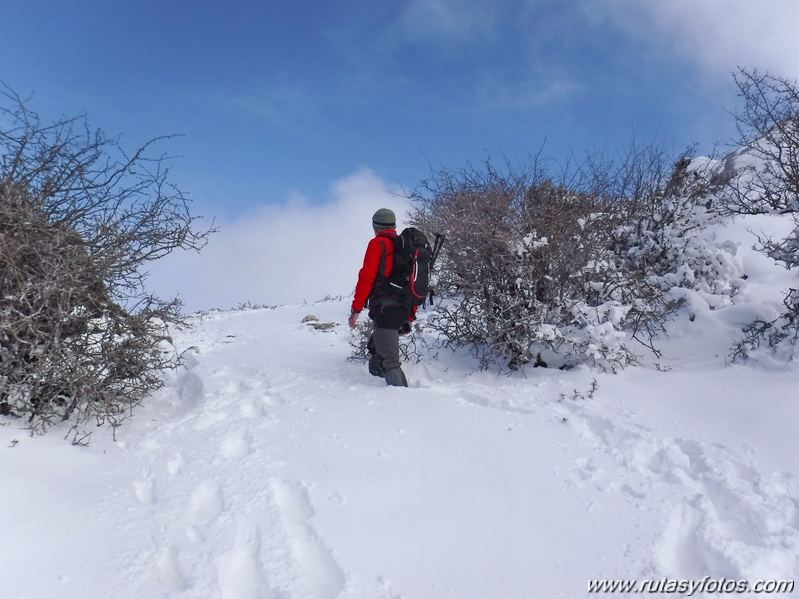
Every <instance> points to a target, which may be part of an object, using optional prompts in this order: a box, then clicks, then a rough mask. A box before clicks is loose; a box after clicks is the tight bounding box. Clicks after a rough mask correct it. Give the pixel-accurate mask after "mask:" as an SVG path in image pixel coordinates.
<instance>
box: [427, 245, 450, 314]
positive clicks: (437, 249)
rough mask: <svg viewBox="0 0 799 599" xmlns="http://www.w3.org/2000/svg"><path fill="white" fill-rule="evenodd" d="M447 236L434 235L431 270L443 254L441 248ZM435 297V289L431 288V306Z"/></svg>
mask: <svg viewBox="0 0 799 599" xmlns="http://www.w3.org/2000/svg"><path fill="white" fill-rule="evenodd" d="M445 239H446V236H445V235H444V234H443V233H433V255H432V257H431V258H430V270H431V271H432V270H433V267H434V266H435V263H436V258H438V254H439V252H441V246H443V245H444V240H445ZM433 295H435V289H434V288H433V287H432V286H431V287H430V297H429V299H428V301H429V302H430V305H431V306H432V305H433Z"/></svg>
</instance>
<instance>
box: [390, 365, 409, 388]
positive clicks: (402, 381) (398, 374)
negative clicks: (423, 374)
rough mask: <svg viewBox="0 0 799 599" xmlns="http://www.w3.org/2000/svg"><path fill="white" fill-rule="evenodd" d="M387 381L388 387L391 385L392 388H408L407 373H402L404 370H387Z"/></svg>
mask: <svg viewBox="0 0 799 599" xmlns="http://www.w3.org/2000/svg"><path fill="white" fill-rule="evenodd" d="M385 379H386V385H390V386H392V387H407V386H408V379H406V378H405V373H404V372H402V368H392V369H391V370H386V374H385Z"/></svg>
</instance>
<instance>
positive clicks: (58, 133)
mask: <svg viewBox="0 0 799 599" xmlns="http://www.w3.org/2000/svg"><path fill="white" fill-rule="evenodd" d="M0 97H2V99H3V100H4V101H5V105H4V106H2V107H0V115H2V117H3V118H4V120H5V121H6V122H8V123H10V125H7V126H6V128H4V129H2V130H0V290H2V295H0V413H2V414H5V415H13V416H18V417H21V418H25V419H26V420H27V422H28V423H29V425H30V427H31V429H32V430H33V431H36V432H44V431H46V430H47V429H48V428H49V427H50V426H51V425H53V424H55V423H57V422H60V421H66V420H70V421H71V422H72V423H73V432H75V433H76V434H75V439H76V440H77V441H78V442H84V440H85V438H86V437H85V433H84V432H81V431H83V427H84V426H85V425H86V424H87V423H89V422H95V423H96V424H98V425H103V424H105V425H110V426H112V427H114V426H117V425H118V424H119V423H120V422H121V421H122V420H123V419H124V418H125V417H126V416H127V415H128V414H129V413H130V410H131V409H132V408H133V407H134V406H135V405H137V404H138V403H140V402H141V400H142V399H143V398H144V397H145V396H146V395H147V394H148V393H150V392H151V391H153V390H155V389H157V388H159V387H160V386H161V385H162V378H161V376H160V375H161V373H162V371H163V370H164V369H165V368H169V367H171V366H173V365H174V364H175V363H176V361H175V357H174V356H171V355H170V354H169V352H167V351H166V347H165V346H164V342H168V341H169V336H168V326H169V325H170V324H173V323H177V322H181V320H180V303H179V302H178V301H177V300H170V301H164V300H161V299H159V298H157V297H154V296H152V295H149V294H147V293H146V291H145V288H144V277H145V276H146V273H145V271H144V270H143V267H144V266H145V265H146V263H147V262H149V261H151V260H156V259H158V258H160V257H162V256H164V255H166V254H168V253H169V252H171V251H172V250H174V249H176V248H195V249H199V248H200V247H202V245H204V243H205V241H206V238H207V236H208V234H209V233H210V231H197V230H195V228H194V227H193V223H194V220H195V219H194V218H193V217H192V216H190V214H189V211H188V204H187V200H186V198H185V197H184V195H183V194H182V193H181V192H180V191H179V190H178V189H177V188H175V187H174V186H172V185H171V184H170V182H169V178H168V174H169V169H168V168H167V167H166V162H165V157H164V156H160V157H155V158H151V157H150V156H149V155H148V151H149V149H150V148H151V146H152V144H153V142H150V143H148V144H145V146H144V147H142V148H140V149H139V150H137V151H136V152H135V153H133V154H132V155H130V156H129V155H127V154H126V153H125V152H124V151H123V150H122V149H121V148H120V146H119V140H118V139H116V138H109V137H107V136H105V135H104V134H103V133H102V131H99V130H98V131H92V130H91V129H89V127H88V125H87V123H86V121H85V119H84V118H77V119H62V120H60V121H58V122H56V123H53V124H51V125H44V124H42V123H41V122H40V119H39V117H38V116H37V115H36V114H35V113H33V112H31V111H30V110H29V109H28V108H27V107H26V106H25V103H24V102H23V101H22V100H21V99H20V97H19V96H17V95H16V94H15V93H13V92H12V91H11V90H9V89H8V88H5V90H4V91H3V92H2V96H0Z"/></svg>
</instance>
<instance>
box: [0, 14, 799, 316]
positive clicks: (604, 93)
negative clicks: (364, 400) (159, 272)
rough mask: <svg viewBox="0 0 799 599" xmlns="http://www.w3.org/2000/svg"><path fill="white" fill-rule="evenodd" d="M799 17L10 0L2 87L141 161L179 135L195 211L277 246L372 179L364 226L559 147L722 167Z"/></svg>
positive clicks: (2, 22) (0, 26)
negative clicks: (691, 149)
mask: <svg viewBox="0 0 799 599" xmlns="http://www.w3.org/2000/svg"><path fill="white" fill-rule="evenodd" d="M797 22H799V3H797V2H796V1H795V0H760V1H759V2H757V3H751V2H748V1H744V0H694V1H692V2H689V1H687V0H650V1H648V2H638V1H637V0H567V1H554V0H509V1H505V2H497V1H493V2H489V1H485V0H403V1H387V2H382V3H380V2H373V1H366V0H340V1H338V2H329V1H317V0H314V1H305V2H303V1H297V2H271V1H264V2H256V1H254V0H251V1H241V0H238V1H237V0H230V1H228V2H224V3H222V2H212V1H209V0H192V1H169V0H160V1H158V2H155V1H151V0H137V1H136V2H134V1H132V0H115V1H113V2H109V1H101V0H73V1H71V2H68V3H67V2H55V1H53V0H51V1H49V2H45V1H42V0H26V2H17V1H11V0H0V79H2V80H4V81H5V82H6V83H7V84H8V85H10V86H11V87H12V88H13V89H15V90H16V91H17V92H19V93H20V94H22V95H28V94H30V93H31V92H33V93H34V96H33V99H32V100H31V102H30V106H31V107H32V108H33V109H34V110H37V111H38V112H40V113H41V114H42V115H43V116H44V117H45V119H48V118H54V117H56V116H59V115H61V114H66V115H74V114H80V113H84V112H85V113H88V115H89V118H90V122H91V123H92V124H93V125H94V126H97V127H101V128H103V129H104V130H105V131H106V132H107V133H111V134H118V133H121V134H123V144H124V145H125V146H128V147H132V146H135V145H137V144H139V143H141V142H143V141H145V140H147V139H149V138H152V137H155V136H158V135H164V134H172V133H176V134H182V137H180V138H178V139H173V140H171V141H169V142H166V143H165V145H164V146H163V149H164V150H165V151H167V152H169V153H171V154H176V155H179V156H180V158H179V159H178V160H177V161H176V162H175V164H174V171H173V172H174V176H175V180H176V181H177V183H178V184H179V186H180V187H181V188H183V189H184V190H186V191H187V192H188V193H189V195H190V197H192V198H193V199H194V201H195V203H196V210H197V211H198V212H200V213H202V214H204V215H206V216H208V217H211V216H215V217H216V218H217V219H218V222H220V223H222V224H224V225H230V226H229V227H228V228H230V229H231V230H234V231H235V230H236V227H237V226H243V224H244V222H245V221H246V222H247V226H248V227H255V229H256V230H259V231H261V233H260V234H259V235H260V236H263V235H264V234H265V231H266V229H268V227H270V226H272V225H270V223H274V222H277V221H280V218H283V217H285V218H288V216H287V215H288V214H292V215H296V216H297V218H298V219H299V221H298V222H299V223H303V222H305V221H306V220H313V211H314V210H322V211H324V210H328V211H330V210H332V208H331V206H333V205H335V202H340V201H350V200H345V199H343V198H345V196H346V194H344V195H342V192H341V190H342V189H345V188H346V189H349V188H350V187H351V188H353V189H355V188H359V187H358V185H356V184H354V183H353V181H356V180H357V178H358V177H361V178H362V180H361V181H360V182H361V183H362V185H361V186H360V189H362V190H371V191H368V193H367V196H369V194H371V195H372V196H373V197H374V199H373V200H370V199H369V197H366V196H365V197H364V198H362V199H363V203H364V214H365V213H367V212H369V211H370V210H371V209H372V207H380V206H374V201H376V198H378V197H379V198H384V199H385V200H386V201H390V196H384V195H381V193H382V191H385V190H386V189H388V190H396V189H397V186H398V185H402V186H404V187H406V188H408V187H413V186H414V185H415V184H416V183H417V182H418V181H419V180H420V178H422V177H424V176H425V175H426V174H427V173H428V171H429V164H433V165H434V166H435V165H439V164H440V165H444V166H448V167H455V168H457V167H459V166H462V165H463V164H464V163H465V162H466V161H468V160H472V161H479V160H481V159H483V158H485V157H486V156H488V155H490V156H494V157H499V156H500V155H501V154H504V155H505V156H507V157H508V158H510V159H512V160H520V161H523V160H524V159H525V157H526V156H527V155H528V154H529V153H535V152H537V151H538V149H539V148H540V147H541V145H542V143H543V142H544V140H545V139H546V145H545V148H544V153H545V154H546V155H548V156H552V157H554V158H556V159H561V158H563V157H565V156H566V155H567V154H568V153H569V152H570V151H574V152H575V153H577V154H578V155H582V154H583V153H584V152H586V151H590V150H592V149H596V148H599V147H602V146H606V147H611V148H612V147H614V146H618V145H620V144H624V143H625V142H626V141H628V140H629V139H630V137H631V135H632V134H633V132H635V134H636V136H637V137H638V138H639V139H644V140H648V139H651V138H652V137H653V136H655V135H658V136H660V137H662V138H664V139H665V140H666V142H667V143H668V144H669V145H673V146H674V147H675V148H682V147H685V146H688V145H690V144H694V143H695V144H698V145H699V148H700V150H702V151H708V150H710V149H711V148H712V146H713V144H715V143H717V142H721V143H722V144H723V143H727V142H729V141H731V139H732V137H733V136H734V124H733V121H732V118H731V117H730V116H729V115H728V114H727V113H726V112H725V110H732V109H734V107H735V93H734V88H733V85H732V78H731V77H730V72H731V71H732V70H734V69H735V67H736V66H750V67H755V66H757V67H760V68H763V69H768V70H771V71H772V72H774V73H775V74H780V75H785V76H789V77H797V76H799V50H797V49H796V48H795V46H796V44H795V42H794V41H793V40H794V39H795V34H794V32H793V30H792V29H793V25H792V24H795V23H797ZM353 177H354V178H355V179H353ZM348 185H349V186H350V187H347V186H348ZM381 190H382V191H381ZM346 197H349V196H346ZM350 199H351V198H350ZM353 201H354V200H353ZM298 207H300V208H298ZM275 211H277V212H275ZM281 211H282V212H281ZM352 212H353V214H354V213H356V212H358V211H357V210H354V209H353V210H352ZM264 214H269V215H270V216H269V217H268V218H266V217H263V215H264ZM359 214H360V213H359ZM255 215H262V216H261V218H264V219H265V220H263V222H262V225H263V227H265V228H261V229H258V227H257V226H256V225H257V223H256V225H254V224H253V219H257V217H256V216H255ZM276 215H277V216H276ZM284 225H285V223H284ZM312 226H313V225H312ZM342 226H345V223H342ZM284 228H285V227H284ZM289 228H290V227H289ZM365 234H367V235H368V230H367V231H366V233H365ZM256 236H258V235H256ZM224 239H225V237H224V236H220V237H219V238H218V240H216V241H215V242H214V243H215V244H216V245H224V243H225V242H224ZM364 243H365V241H364ZM215 251H217V250H215ZM218 251H219V252H222V250H221V249H220V250H218ZM358 259H360V256H358ZM219 261H220V263H222V264H224V263H225V259H223V258H221V257H220V258H219ZM356 261H357V260H356ZM198 268H199V267H198ZM173 270H174V271H176V270H180V268H178V267H177V266H176V267H175V269H173ZM173 275H174V276H177V275H176V274H174V273H173ZM193 276H194V277H195V278H196V276H195V275H193ZM187 277H188V275H187ZM188 278H192V277H188ZM179 290H180V291H181V293H185V292H184V291H183V290H182V289H179ZM312 292H313V291H308V292H307V293H312ZM194 293H195V295H196V293H199V292H194ZM247 293H248V294H250V295H253V294H254V295H256V296H258V297H243V298H241V299H242V301H243V300H244V299H250V300H252V301H268V300H269V297H274V294H271V295H270V293H269V292H266V291H264V292H261V291H257V290H250V291H248V292H247ZM261 296H263V297H261ZM291 299H296V298H294V297H292V298H289V300H291ZM309 299H310V298H309ZM278 300H279V301H283V300H284V298H278ZM278 300H275V301H278ZM215 301H218V302H221V303H224V302H228V303H231V304H232V303H235V302H233V301H232V300H230V299H218V300H215ZM189 303H190V302H189ZM200 305H203V306H204V305H205V304H204V303H203V302H198V306H200Z"/></svg>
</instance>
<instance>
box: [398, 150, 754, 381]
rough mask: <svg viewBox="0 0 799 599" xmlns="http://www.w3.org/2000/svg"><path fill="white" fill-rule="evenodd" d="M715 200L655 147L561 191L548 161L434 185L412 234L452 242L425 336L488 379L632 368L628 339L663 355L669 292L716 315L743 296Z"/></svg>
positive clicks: (422, 199)
mask: <svg viewBox="0 0 799 599" xmlns="http://www.w3.org/2000/svg"><path fill="white" fill-rule="evenodd" d="M706 193H707V176H706V174H705V172H704V171H703V170H702V169H700V168H698V167H697V165H696V164H694V163H692V161H691V160H690V158H689V157H687V156H686V157H683V158H681V159H679V160H677V161H676V163H675V161H674V160H673V159H671V158H669V156H668V155H667V154H666V153H665V152H663V151H661V150H660V149H659V148H658V147H657V146H654V145H653V146H648V147H645V148H637V147H635V146H633V147H631V148H630V149H629V150H628V152H627V153H626V155H625V156H624V157H623V160H621V161H620V162H619V163H618V164H614V163H613V162H612V161H608V160H606V159H605V158H604V157H601V156H599V157H597V156H595V157H592V158H590V159H589V160H588V161H587V162H586V163H585V164H584V165H582V166H581V167H580V168H578V169H576V170H575V171H574V172H571V173H568V174H561V175H560V176H559V177H558V182H557V183H555V182H554V181H553V179H552V178H551V177H550V176H549V175H548V173H547V172H545V170H544V169H543V168H542V166H541V165H540V163H537V162H536V163H533V164H532V165H531V166H529V167H527V168H521V169H519V168H512V167H510V166H509V165H506V168H505V170H504V171H499V170H497V169H496V168H494V167H493V166H492V165H491V164H490V163H489V164H486V165H485V166H484V168H481V169H476V168H473V167H472V166H467V167H466V168H465V169H463V170H461V171H448V170H441V171H439V172H437V173H434V174H433V176H432V177H431V178H430V179H429V180H427V181H424V182H423V183H422V185H421V186H420V187H419V188H418V189H417V190H416V191H414V192H413V193H412V194H411V195H410V198H411V200H412V201H413V203H414V207H415V209H414V212H413V214H412V221H413V222H414V225H415V226H418V227H419V228H421V229H423V230H427V231H435V232H439V233H443V234H444V235H446V237H447V242H446V244H445V246H444V250H443V253H442V257H441V259H440V263H439V264H438V265H437V272H438V281H437V287H438V293H439V295H440V296H441V297H442V298H443V301H442V302H441V303H440V305H439V306H438V308H437V310H436V312H435V314H434V315H433V316H431V318H430V321H429V325H428V326H430V327H431V328H433V329H434V330H436V331H438V332H439V333H440V334H441V335H442V338H443V340H444V343H445V344H447V345H450V346H469V347H471V348H472V349H473V351H474V352H475V354H476V355H477V356H478V357H479V358H480V360H481V363H482V364H483V365H484V366H487V365H489V364H490V363H496V362H499V363H500V364H501V365H503V366H507V367H508V368H509V369H511V370H515V369H518V368H520V367H522V366H523V365H525V364H527V363H530V362H534V363H535V364H536V365H549V366H560V367H564V366H565V367H569V366H573V365H575V364H577V363H580V362H590V363H594V364H598V365H601V366H603V367H606V368H611V369H615V368H617V367H619V366H624V365H626V364H629V363H630V362H632V361H633V360H634V356H633V354H632V352H631V350H630V347H629V345H628V342H629V340H630V339H631V338H634V339H636V340H638V341H641V342H642V343H644V344H645V345H646V346H647V347H650V348H651V349H653V350H655V348H654V346H653V340H654V339H655V338H656V336H657V335H658V334H659V333H661V332H662V331H663V326H664V323H665V322H666V320H667V319H668V318H669V317H670V315H671V314H672V313H673V312H674V311H675V310H676V309H677V308H678V307H679V305H680V301H681V300H680V299H679V297H680V296H679V294H672V293H671V290H672V289H674V288H675V287H687V288H691V289H695V290H697V291H700V292H702V293H703V294H704V295H705V296H706V297H707V298H708V301H709V302H710V303H711V304H713V305H723V304H724V303H725V302H727V301H729V298H730V297H731V296H732V295H733V294H734V293H735V291H736V281H737V280H738V277H739V275H740V273H738V271H737V268H736V266H735V263H734V260H733V256H734V254H735V246H734V245H732V244H720V243H716V242H715V241H713V240H712V239H709V238H708V235H707V233H706V232H705V230H704V227H705V226H707V225H708V224H710V223H712V222H717V221H718V220H719V218H720V217H718V216H717V215H713V214H712V213H710V212H708V210H707V209H706V206H705V202H706V198H705V195H706ZM655 351H656V350H655Z"/></svg>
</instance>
